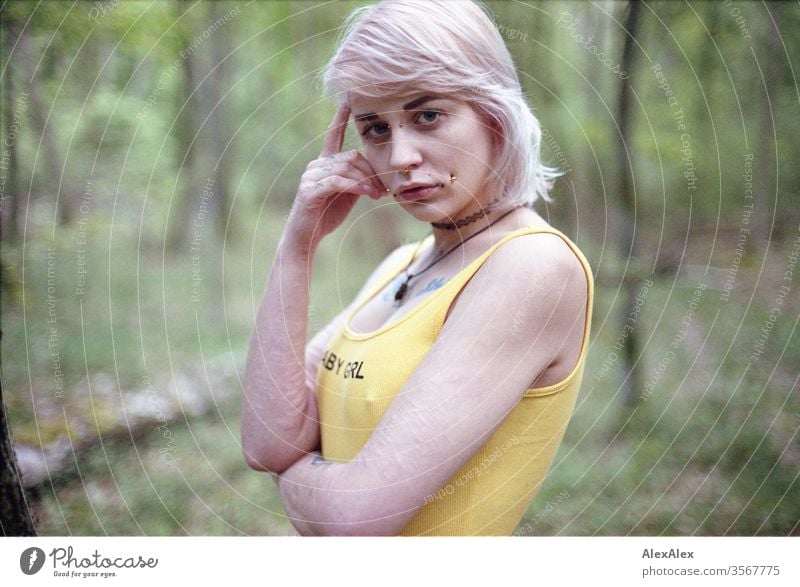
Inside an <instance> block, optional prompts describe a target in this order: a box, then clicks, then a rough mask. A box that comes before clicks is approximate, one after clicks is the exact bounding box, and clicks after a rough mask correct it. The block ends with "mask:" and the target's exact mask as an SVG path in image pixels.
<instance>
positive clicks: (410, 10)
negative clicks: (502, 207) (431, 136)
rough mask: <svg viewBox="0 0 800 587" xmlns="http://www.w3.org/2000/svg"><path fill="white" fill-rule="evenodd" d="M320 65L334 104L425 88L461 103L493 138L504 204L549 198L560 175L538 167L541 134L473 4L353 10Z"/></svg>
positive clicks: (435, 2) (455, 0)
mask: <svg viewBox="0 0 800 587" xmlns="http://www.w3.org/2000/svg"><path fill="white" fill-rule="evenodd" d="M343 27H344V28H343V31H342V34H341V37H340V40H339V46H338V49H337V50H336V53H335V54H334V56H333V58H332V59H331V60H330V62H329V63H328V65H327V67H326V68H325V70H324V72H323V75H322V81H323V84H324V87H325V91H326V94H327V95H329V96H331V97H333V98H334V99H335V100H338V101H339V102H340V103H343V102H346V101H347V100H348V95H349V93H350V92H354V93H357V94H360V95H363V96H367V97H384V96H388V95H394V94H399V95H402V94H408V93H410V92H413V91H421V90H425V91H430V92H433V93H436V94H441V95H448V96H452V97H456V98H461V99H463V100H465V101H466V102H467V103H469V104H470V105H471V106H472V108H473V109H474V110H475V111H476V112H477V113H478V114H479V115H481V117H482V118H484V120H485V122H486V123H487V126H488V127H489V128H491V129H492V130H493V131H494V133H493V134H495V136H497V134H498V133H499V137H498V138H499V141H498V142H499V152H498V154H497V158H496V161H494V168H495V169H494V178H495V181H498V182H500V183H499V186H498V187H499V188H500V189H499V191H500V193H501V194H503V199H504V201H506V202H512V203H515V204H523V203H524V204H532V203H533V202H535V201H536V200H537V199H538V198H539V197H541V198H543V199H545V200H548V201H549V200H550V197H549V196H548V192H549V191H550V188H551V187H552V183H553V179H555V178H556V177H558V176H559V175H561V173H560V172H559V171H558V170H557V169H554V168H551V167H548V166H546V165H544V164H542V161H541V159H540V144H541V137H542V130H541V127H540V125H539V121H538V120H537V119H536V117H535V116H534V115H533V112H532V111H531V107H530V105H529V103H528V100H527V98H526V97H525V95H524V94H523V93H522V87H521V86H520V83H519V77H518V76H517V71H516V69H515V68H514V62H513V60H512V58H511V54H510V53H509V52H508V48H507V47H506V45H505V43H504V42H503V38H502V36H501V35H500V33H499V31H498V30H497V27H496V26H495V25H494V22H493V20H492V18H491V16H490V15H489V12H488V11H487V10H486V9H485V8H484V7H483V6H482V5H481V4H479V3H478V2H476V1H473V0H382V1H381V2H379V3H378V4H375V5H371V6H364V7H361V8H357V9H356V10H354V11H353V12H352V13H351V14H350V15H349V16H348V17H347V19H346V20H345V22H344V25H343Z"/></svg>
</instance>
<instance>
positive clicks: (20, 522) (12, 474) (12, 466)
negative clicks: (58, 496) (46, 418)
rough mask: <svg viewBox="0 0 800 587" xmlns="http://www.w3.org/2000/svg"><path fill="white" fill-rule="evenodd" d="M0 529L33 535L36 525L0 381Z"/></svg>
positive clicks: (20, 534) (7, 534) (0, 334)
mask: <svg viewBox="0 0 800 587" xmlns="http://www.w3.org/2000/svg"><path fill="white" fill-rule="evenodd" d="M0 336H2V333H0ZM0 530H2V532H3V536H36V527H35V526H34V524H33V517H32V516H31V513H30V509H29V507H28V503H27V501H26V499H25V493H24V491H23V490H22V484H21V483H20V478H19V471H18V470H17V459H16V458H15V456H14V449H13V448H12V446H11V433H10V430H9V429H8V425H7V423H6V410H5V402H4V401H3V389H2V382H0Z"/></svg>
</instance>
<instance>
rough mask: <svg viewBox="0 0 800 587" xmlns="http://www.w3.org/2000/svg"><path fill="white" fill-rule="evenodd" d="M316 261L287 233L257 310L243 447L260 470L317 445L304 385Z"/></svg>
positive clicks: (282, 464) (287, 462) (281, 466)
mask: <svg viewBox="0 0 800 587" xmlns="http://www.w3.org/2000/svg"><path fill="white" fill-rule="evenodd" d="M313 257H314V247H313V246H311V245H308V244H303V243H297V242H295V241H293V240H292V239H291V238H288V237H287V236H286V235H284V238H283V239H282V240H281V242H280V243H279V245H278V248H277V252H276V254H275V260H274V262H273V265H272V270H271V272H270V276H269V279H268V282H267V287H266V291H265V292H264V296H263V298H262V300H261V305H260V307H259V309H258V314H257V317H256V324H255V329H254V331H253V335H252V338H251V341H250V349H249V351H248V355H247V365H246V370H245V379H244V398H243V400H242V448H243V450H244V453H245V457H246V459H247V462H248V464H249V465H250V466H251V467H253V468H255V469H258V470H264V471H271V472H276V473H279V472H281V471H283V470H285V469H286V468H288V467H289V466H291V465H292V463H294V462H295V461H297V460H298V459H299V458H301V457H302V456H303V455H305V454H307V453H308V452H309V451H311V450H313V449H314V448H315V447H316V446H317V443H318V441H319V423H318V418H317V410H316V404H315V402H314V401H313V399H312V398H311V397H310V393H311V391H310V390H309V389H308V387H307V385H306V381H305V345H306V336H307V320H308V296H309V292H308V284H309V273H310V271H311V264H312V261H313Z"/></svg>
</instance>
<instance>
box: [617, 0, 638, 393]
mask: <svg viewBox="0 0 800 587" xmlns="http://www.w3.org/2000/svg"><path fill="white" fill-rule="evenodd" d="M640 8H641V6H640V4H639V2H638V0H632V1H631V2H629V3H628V14H627V18H626V20H625V27H624V30H625V45H624V47H623V49H622V60H621V64H620V67H621V69H622V70H624V71H626V72H628V77H627V78H625V79H623V80H621V86H620V93H619V102H618V103H617V123H618V124H619V135H618V139H617V149H616V151H617V169H619V177H618V182H619V188H618V190H617V193H618V194H619V205H620V209H619V215H618V217H619V223H620V226H619V231H618V234H619V241H618V243H617V245H618V247H619V252H620V254H621V256H622V258H623V259H627V260H628V266H629V267H633V271H632V272H629V273H628V274H626V275H625V276H624V277H623V287H624V290H625V303H624V305H623V309H624V312H623V314H622V316H621V320H620V332H623V329H624V327H625V326H626V322H627V318H628V316H629V315H631V312H632V310H633V308H634V305H635V303H636V293H637V291H638V290H639V285H640V276H639V275H638V273H637V271H638V265H639V264H638V262H637V261H638V252H637V246H636V234H635V229H636V225H635V220H634V219H635V209H636V202H635V201H634V189H633V178H632V174H631V167H632V166H633V161H632V157H633V151H632V149H630V145H631V137H630V135H631V132H630V118H631V117H630V114H631V105H630V95H631V91H630V90H631V82H632V80H633V74H634V66H635V63H634V61H635V59H634V58H635V52H634V51H635V47H636V44H635V41H636V29H637V25H638V24H639V10H640ZM640 347H641V345H640V343H639V337H638V332H637V331H636V329H635V328H634V329H633V330H632V331H628V336H627V337H626V338H625V344H624V346H623V348H622V358H623V365H624V369H625V380H624V383H623V398H624V399H623V401H624V404H625V406H626V407H627V408H633V407H634V406H635V405H636V404H637V403H638V397H639V392H638V390H640V389H642V377H641V369H640V368H639V367H638V363H637V358H638V356H639V354H640Z"/></svg>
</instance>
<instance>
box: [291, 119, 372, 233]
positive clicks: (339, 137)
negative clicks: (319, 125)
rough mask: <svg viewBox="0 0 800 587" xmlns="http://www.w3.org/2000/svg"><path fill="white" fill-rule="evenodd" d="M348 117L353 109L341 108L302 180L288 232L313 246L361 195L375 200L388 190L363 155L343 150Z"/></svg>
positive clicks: (331, 228)
mask: <svg viewBox="0 0 800 587" xmlns="http://www.w3.org/2000/svg"><path fill="white" fill-rule="evenodd" d="M349 117H350V106H349V105H346V104H345V105H342V106H341V107H340V108H339V110H338V111H337V112H336V115H335V116H334V117H333V120H332V121H331V123H330V125H329V126H328V130H327V131H326V133H325V143H324V145H323V147H322V151H321V152H320V155H319V157H318V158H317V159H314V160H313V161H311V163H309V164H308V165H307V166H306V170H305V172H304V173H303V175H302V177H301V178H300V187H299V188H298V190H297V196H296V197H295V201H294V205H293V206H292V212H291V214H290V215H289V222H288V225H287V231H292V233H293V236H294V238H296V239H298V238H299V239H301V240H302V241H304V242H307V243H308V244H310V245H314V246H316V244H317V243H319V241H320V240H322V238H323V237H324V236H326V235H328V234H330V233H331V232H333V231H334V230H335V229H336V228H337V227H338V226H339V225H340V224H341V223H342V222H344V219H345V218H347V215H348V214H349V213H350V211H351V210H352V209H353V206H354V205H355V203H356V201H357V200H358V198H359V196H360V195H363V194H365V195H367V196H369V197H370V198H372V199H374V200H377V199H379V198H381V197H382V196H385V195H386V188H385V187H384V185H383V184H382V183H381V181H380V180H379V179H378V177H377V176H376V175H375V172H374V171H373V170H372V167H371V166H370V164H369V162H368V161H367V160H366V159H365V158H364V156H363V155H361V153H359V152H358V151H356V150H355V149H353V150H351V151H345V152H342V151H341V150H342V145H343V144H344V135H345V132H346V130H347V122H348V119H349Z"/></svg>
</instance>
